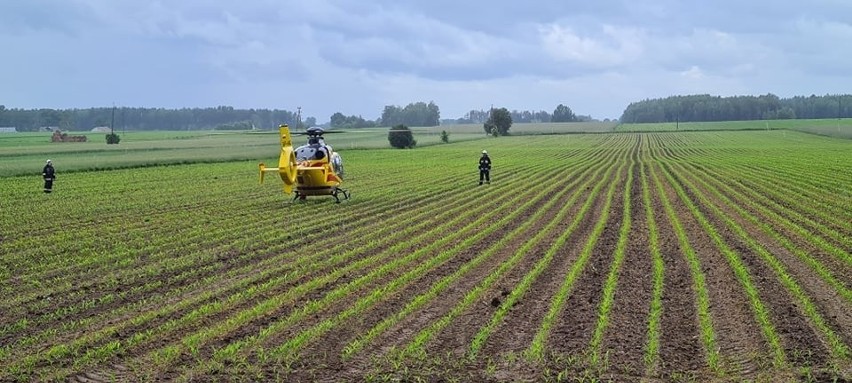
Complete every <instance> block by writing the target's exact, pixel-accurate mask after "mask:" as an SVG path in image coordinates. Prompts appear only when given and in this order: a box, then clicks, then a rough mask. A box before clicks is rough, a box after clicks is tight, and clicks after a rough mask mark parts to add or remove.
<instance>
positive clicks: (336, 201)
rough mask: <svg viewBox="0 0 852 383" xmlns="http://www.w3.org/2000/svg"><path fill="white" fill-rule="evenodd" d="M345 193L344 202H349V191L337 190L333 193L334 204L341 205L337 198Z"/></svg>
mask: <svg viewBox="0 0 852 383" xmlns="http://www.w3.org/2000/svg"><path fill="white" fill-rule="evenodd" d="M340 193H343V200H349V191H348V190H346V189H340V188H335V189H334V192H332V193H331V195H332V196H334V202H335V203H340V198H339V197H338V196H337V195H338V194H340Z"/></svg>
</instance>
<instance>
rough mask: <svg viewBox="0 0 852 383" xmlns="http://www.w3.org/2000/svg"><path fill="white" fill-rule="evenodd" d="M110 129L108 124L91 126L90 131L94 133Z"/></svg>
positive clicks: (106, 131)
mask: <svg viewBox="0 0 852 383" xmlns="http://www.w3.org/2000/svg"><path fill="white" fill-rule="evenodd" d="M111 130H112V129H110V128H109V126H96V127H94V128H92V132H94V133H109V132H110V131H111Z"/></svg>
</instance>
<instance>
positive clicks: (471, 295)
mask: <svg viewBox="0 0 852 383" xmlns="http://www.w3.org/2000/svg"><path fill="white" fill-rule="evenodd" d="M612 166H613V165H610V166H609V169H610V170H608V171H607V174H608V173H609V172H611V169H612ZM601 170H602V169H599V170H597V171H596V172H595V176H593V177H592V178H590V179H589V180H587V181H585V182H584V183H583V185H581V186H580V187H579V188H578V190H577V191H578V192H579V191H582V190H585V189H586V188H588V186H587V185H589V183H591V181H592V180H598V182H597V184H596V185H595V187H594V189H593V191H592V193H591V194H590V195H589V197H588V198H587V200H586V202H585V203H584V204H583V206H582V207H581V210H580V211H579V212H578V213H577V215H576V216H574V221H573V222H572V223H571V226H569V227H568V228H567V229H566V230H565V231H563V232H562V233H561V234H560V236H559V237H558V238H557V240H556V241H555V242H554V244H553V245H552V246H551V248H550V249H549V250H548V252H547V253H546V254H545V256H544V257H543V258H542V259H541V260H540V261H539V262H538V263H537V268H538V269H543V268H544V267H546V265H547V263H548V262H549V260H550V259H552V258H553V255H554V253H555V252H556V250H557V249H558V248H560V247H561V246H562V244H564V242H565V240H566V239H567V238H568V237H569V236H570V234H571V233H573V232H574V230H575V229H576V227H577V226H578V224H579V222H580V221H581V219H582V218H583V217H584V216H585V215H586V213H587V211H588V210H589V208H591V206H592V203H593V202H594V198H593V196H594V192H595V191H596V190H599V189H600V188H601V187H602V185H603V184H604V180H605V179H606V178H608V176H604V177H602V178H600V179H599V178H598V177H597V174H599V172H600V171H601ZM580 195H581V194H580V193H577V194H574V195H572V197H571V200H570V202H569V203H568V204H570V205H573V204H574V203H575V201H576V199H577V198H579V196H580ZM522 254H523V252H521V251H518V252H516V254H515V257H518V256H520V255H522ZM513 259H514V258H513ZM510 266H511V264H509V263H505V264H503V265H501V266H500V268H499V269H497V270H496V271H495V272H494V273H492V274H489V275H488V277H486V278H485V279H484V280H483V281H482V282H480V283H479V284H477V286H476V287H475V288H474V289H473V290H471V291H469V292H468V293H467V294H466V295H465V297H464V299H463V300H462V302H460V303H459V304H457V305H456V306H455V307H453V309H452V310H451V311H450V312H448V313H447V314H445V315H444V316H442V317H441V318H440V319H438V320H437V321H434V322H433V323H432V324H431V325H430V326H428V327H427V328H425V329H423V330H421V331H420V332H419V333H418V334H417V335H415V336H414V338H413V340H412V341H411V342H410V343H409V344H408V345H407V346H405V347H404V348H403V349H402V350H400V351H399V352H398V355H397V357H402V356H404V355H411V354H414V353H417V352H418V351H419V350H421V348H422V347H423V345H424V344H425V343H426V342H428V341H429V340H431V339H432V338H433V337H434V336H435V335H436V334H437V333H438V332H439V331H441V330H442V329H443V328H445V327H446V326H448V325H449V324H450V323H451V322H452V321H453V319H455V318H456V317H458V316H459V315H460V314H461V313H462V312H463V311H464V310H466V309H467V308H468V307H470V305H472V304H473V302H475V301H476V300H477V299H479V298H480V297H481V296H482V294H483V293H484V292H485V291H486V290H487V289H488V287H489V286H491V285H492V284H494V282H495V281H497V280H498V279H499V278H500V277H501V276H502V275H503V274H504V273H505V272H506V271H507V270H508V269H509V268H510ZM529 279H530V281H531V280H532V279H534V276H533V277H529ZM521 295H522V292H521V291H519V290H518V289H515V290H513V291H512V292H510V294H509V296H508V297H507V300H506V303H504V304H503V305H501V307H503V306H506V307H511V305H512V304H513V303H514V302H515V301H517V299H520V296H521ZM504 315H505V314H504Z"/></svg>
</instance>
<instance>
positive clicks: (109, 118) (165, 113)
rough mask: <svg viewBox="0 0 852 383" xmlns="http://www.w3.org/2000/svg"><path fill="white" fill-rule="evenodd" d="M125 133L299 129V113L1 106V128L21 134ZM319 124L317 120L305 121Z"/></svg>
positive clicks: (224, 108)
mask: <svg viewBox="0 0 852 383" xmlns="http://www.w3.org/2000/svg"><path fill="white" fill-rule="evenodd" d="M113 116H114V119H115V124H114V126H113V129H115V130H117V131H122V130H133V131H140V130H211V129H239V130H247V129H252V128H257V129H273V128H276V127H278V125H280V124H282V123H285V124H289V125H291V126H296V125H297V122H298V120H299V116H298V114H297V113H294V112H290V111H287V110H277V109H273V110H269V109H234V108H233V107H230V106H219V107H215V108H184V109H163V108H128V107H116V108H114V109H113V108H111V107H110V108H89V109H61V110H58V109H6V108H5V107H4V106H3V105H0V127H15V128H17V130H18V131H19V132H27V131H38V130H39V129H40V128H43V127H56V128H59V129H61V130H69V131H87V130H91V129H92V128H94V127H102V126H105V127H109V126H111V124H113ZM302 124H304V125H306V126H312V125H315V124H316V118H314V117H308V118H305V119H304V120H303V121H302Z"/></svg>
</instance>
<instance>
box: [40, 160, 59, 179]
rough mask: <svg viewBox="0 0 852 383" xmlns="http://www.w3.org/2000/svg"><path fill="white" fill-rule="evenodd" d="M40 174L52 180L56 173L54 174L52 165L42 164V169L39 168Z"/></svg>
mask: <svg viewBox="0 0 852 383" xmlns="http://www.w3.org/2000/svg"><path fill="white" fill-rule="evenodd" d="M41 175H42V176H43V177H44V179H46V180H52V179H54V178H56V174H54V170H53V165H51V164H47V165H44V169H42V170H41Z"/></svg>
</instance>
